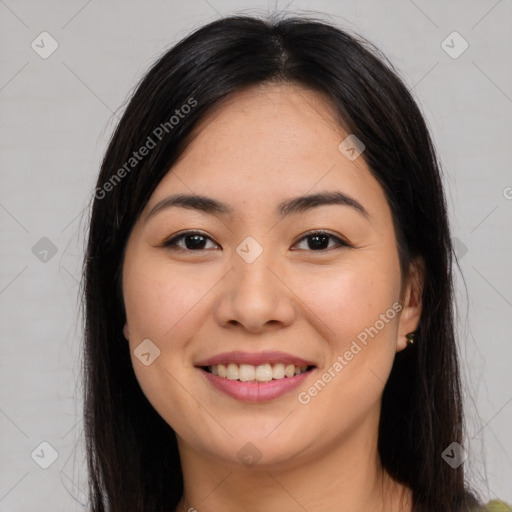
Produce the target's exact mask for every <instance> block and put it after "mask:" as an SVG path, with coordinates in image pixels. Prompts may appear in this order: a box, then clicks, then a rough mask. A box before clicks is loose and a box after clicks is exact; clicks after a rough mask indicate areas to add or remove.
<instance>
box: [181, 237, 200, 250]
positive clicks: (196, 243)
mask: <svg viewBox="0 0 512 512" xmlns="http://www.w3.org/2000/svg"><path fill="white" fill-rule="evenodd" d="M189 240H194V242H193V243H192V244H189V243H185V245H186V246H187V249H198V248H201V245H202V244H204V237H203V235H188V236H186V237H185V241H189Z"/></svg>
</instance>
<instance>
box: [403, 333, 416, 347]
mask: <svg viewBox="0 0 512 512" xmlns="http://www.w3.org/2000/svg"><path fill="white" fill-rule="evenodd" d="M415 335H416V333H415V332H409V333H407V334H406V335H405V337H406V338H407V344H408V345H412V344H413V343H414V336H415Z"/></svg>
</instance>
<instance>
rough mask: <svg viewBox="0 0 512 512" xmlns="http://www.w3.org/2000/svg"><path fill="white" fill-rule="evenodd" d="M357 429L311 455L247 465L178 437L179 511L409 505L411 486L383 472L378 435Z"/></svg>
mask: <svg viewBox="0 0 512 512" xmlns="http://www.w3.org/2000/svg"><path fill="white" fill-rule="evenodd" d="M368 434H369V432H365V431H364V430H359V431H358V432H356V433H354V434H353V435H352V436H350V437H351V438H350V439H349V440H344V441H343V442H340V443H339V444H338V445H337V446H336V447H333V446H329V447H328V448H327V449H326V450H325V453H320V454H316V456H315V457H314V458H308V459H307V460H302V461H301V462H300V463H297V461H292V463H290V464H289V465H288V466H286V467H284V466H279V468H276V467H272V466H270V465H267V466H265V467H258V464H256V465H255V466H253V467H251V468H247V467H245V466H243V465H242V466H241V465H240V464H238V465H236V464H234V463H225V462H223V461H219V460H215V461H213V460H212V459H211V458H208V457H205V456H204V454H200V453H198V452H197V451H195V450H194V449H193V448H192V447H191V446H190V445H188V444H187V443H185V441H184V440H183V439H181V438H178V445H179V449H180V457H181V461H182V471H183V479H184V496H183V499H182V501H181V502H180V506H179V507H178V508H177V511H180V512H182V511H183V512H194V511H197V512H214V511H219V510H223V511H225V512H239V511H240V510H245V511H248V512H249V511H250V512H266V511H268V510H279V511H280V512H297V511H304V510H329V511H336V512H363V511H364V512H367V511H368V510H372V511H375V512H391V511H397V510H400V511H401V512H410V511H411V510H412V504H411V503H412V493H411V491H410V490H409V489H408V488H406V487H404V486H402V485H400V484H399V483H397V482H395V481H394V480H393V479H392V478H391V477H390V476H389V475H388V474H387V472H385V471H384V469H383V468H382V466H381V464H380V459H379V456H378V451H377V442H376V438H377V437H376V435H375V433H374V432H372V434H373V435H368Z"/></svg>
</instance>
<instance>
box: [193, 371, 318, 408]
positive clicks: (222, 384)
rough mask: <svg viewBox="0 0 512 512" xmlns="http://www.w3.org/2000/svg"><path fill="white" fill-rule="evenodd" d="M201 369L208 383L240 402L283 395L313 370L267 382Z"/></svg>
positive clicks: (299, 383)
mask: <svg viewBox="0 0 512 512" xmlns="http://www.w3.org/2000/svg"><path fill="white" fill-rule="evenodd" d="M201 371H202V372H203V374H204V375H205V377H206V378H207V379H208V381H209V382H210V384H212V385H213V386H214V387H215V388H217V389H218V390H219V391H222V392H223V393H225V394H226V395H229V396H230V397H232V398H236V399H237V400H241V401H242V402H250V403H258V402H267V401H269V400H273V399H275V398H279V397H281V396H283V395H285V394H286V393H288V392H289V391H291V390H292V389H295V388H296V387H298V386H300V385H301V384H302V383H303V382H304V381H305V380H306V379H307V378H308V376H309V375H310V374H311V373H312V371H313V370H310V371H308V372H305V373H301V374H300V375H295V376H293V377H285V378H283V379H276V380H271V381H268V382H241V381H239V380H231V379H227V378H226V377H219V376H217V375H213V373H210V372H207V371H206V370H203V369H202V368H201Z"/></svg>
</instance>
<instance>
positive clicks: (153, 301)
mask: <svg viewBox="0 0 512 512" xmlns="http://www.w3.org/2000/svg"><path fill="white" fill-rule="evenodd" d="M135 268H137V270H136V271H133V272H132V271H131V269H130V268H129V267H128V268H127V269H126V271H125V281H124V282H125V285H124V297H125V305H126V315H127V322H128V325H129V328H130V334H131V337H133V338H134V341H135V340H137V339H144V338H150V339H154V340H155V342H157V343H158V342H160V343H163V342H165V340H166V339H168V337H169V336H171V335H172V330H173V329H175V328H176V329H179V324H180V321H181V319H183V318H184V317H185V316H186V315H187V314H189V313H190V312H191V311H192V310H193V308H194V307H195V306H196V305H197V304H198V302H199V301H200V299H201V297H202V296H203V295H204V293H205V289H204V288H205V286H204V283H203V284H201V282H200V280H199V279H194V276H193V275H190V273H188V272H180V271H177V270H176V269H172V270H171V268H170V267H169V266H166V265H156V264H155V263H154V262H153V263H152V264H147V265H146V264H145V263H144V262H142V261H141V262H138V263H137V265H136V267H135Z"/></svg>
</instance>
